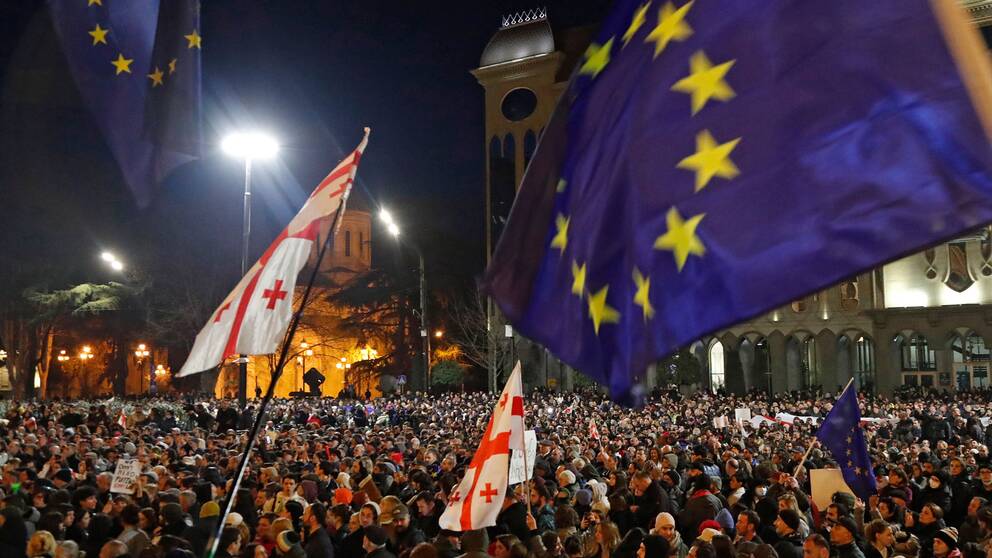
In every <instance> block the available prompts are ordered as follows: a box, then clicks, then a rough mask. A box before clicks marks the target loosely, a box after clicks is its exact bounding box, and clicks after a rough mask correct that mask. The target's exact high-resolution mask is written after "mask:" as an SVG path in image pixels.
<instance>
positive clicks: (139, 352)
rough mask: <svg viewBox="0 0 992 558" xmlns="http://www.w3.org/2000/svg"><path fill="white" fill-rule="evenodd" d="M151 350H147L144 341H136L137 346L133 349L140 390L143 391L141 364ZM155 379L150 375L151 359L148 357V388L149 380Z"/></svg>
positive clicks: (143, 379) (149, 386) (143, 380)
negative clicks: (136, 362)
mask: <svg viewBox="0 0 992 558" xmlns="http://www.w3.org/2000/svg"><path fill="white" fill-rule="evenodd" d="M151 354H152V353H151V351H149V350H148V346H147V345H145V344H144V343H138V348H137V349H135V350H134V358H135V360H137V361H138V373H139V377H140V378H141V386H140V387H141V392H142V393H144V392H145V373H144V371H142V370H141V365H142V364H144V362H145V359H146V358H148V356H149V355H151ZM153 381H155V380H154V378H153V377H152V361H151V359H148V389H151V382H153Z"/></svg>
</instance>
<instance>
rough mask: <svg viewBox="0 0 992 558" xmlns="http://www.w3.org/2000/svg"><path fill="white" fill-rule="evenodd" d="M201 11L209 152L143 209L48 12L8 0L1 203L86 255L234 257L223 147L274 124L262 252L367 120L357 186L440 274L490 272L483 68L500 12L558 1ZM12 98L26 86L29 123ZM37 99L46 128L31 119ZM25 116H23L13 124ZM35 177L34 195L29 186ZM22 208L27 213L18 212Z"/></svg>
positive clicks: (575, 6) (275, 5) (571, 3)
mask: <svg viewBox="0 0 992 558" xmlns="http://www.w3.org/2000/svg"><path fill="white" fill-rule="evenodd" d="M79 1H82V0H79ZM104 1H105V2H114V1H122V0H104ZM129 1H131V0H129ZM203 4H204V7H203V22H202V28H203V30H202V35H203V36H204V40H203V56H204V58H203V62H204V71H203V93H204V124H205V126H204V131H205V137H204V140H205V141H206V142H207V145H206V148H205V150H204V156H203V158H202V159H201V160H200V161H198V162H195V163H192V164H190V165H188V166H186V167H184V168H181V169H179V170H178V171H177V172H175V173H174V174H173V175H172V176H171V177H170V179H169V180H168V181H167V182H166V183H165V184H164V185H163V186H162V187H161V188H160V190H159V191H158V193H157V195H156V197H155V199H154V201H153V203H152V205H151V207H150V208H147V209H143V210H142V209H138V208H137V207H135V206H134V204H133V202H132V201H131V198H130V197H129V196H128V195H127V193H126V191H125V190H124V187H123V186H122V184H121V182H120V179H119V177H118V176H116V175H115V173H114V170H113V165H112V161H111V160H110V159H109V155H108V152H107V151H106V148H105V147H103V146H102V144H101V139H100V137H99V135H98V134H97V133H96V132H94V131H93V127H92V125H91V124H92V123H91V122H87V117H86V116H85V113H82V111H78V110H76V111H75V112H74V111H73V110H72V108H73V105H78V104H79V103H78V99H74V93H72V92H71V91H69V89H71V87H72V82H71V79H69V78H68V77H67V76H64V75H63V76H61V77H59V76H58V74H59V71H60V70H61V71H63V73H64V68H60V67H59V65H60V64H64V62H62V61H61V56H60V54H59V53H58V51H57V45H56V44H54V43H55V42H56V38H55V35H54V33H53V32H52V31H51V29H50V28H49V27H48V24H47V14H46V12H45V10H44V5H43V3H41V2H3V3H2V6H0V37H2V38H0V70H2V72H3V73H2V74H0V76H2V77H3V80H4V82H3V85H4V89H3V91H4V96H3V97H0V99H4V100H5V102H7V103H8V106H7V107H5V108H6V109H7V114H8V118H7V119H6V120H5V121H4V122H5V124H6V125H4V126H3V127H0V135H2V138H0V139H2V140H3V142H2V143H0V145H3V146H5V149H6V151H7V155H6V156H7V157H8V158H7V159H6V160H5V161H6V169H0V177H3V180H2V181H0V199H7V200H8V201H9V200H20V202H21V203H24V204H27V205H26V206H30V207H34V208H42V209H40V210H41V211H45V212H47V211H55V209H53V208H52V207H53V206H59V207H61V209H60V210H59V211H62V212H63V214H62V215H60V219H63V221H61V222H63V223H65V226H66V230H65V231H59V234H67V235H75V236H77V237H80V238H82V239H84V240H82V241H81V240H80V238H75V245H76V246H77V251H82V252H86V251H87V250H89V246H91V247H92V251H93V252H94V253H95V252H96V251H97V250H99V249H101V248H103V247H107V246H110V247H118V249H119V250H122V251H125V252H127V251H132V252H138V253H144V254H146V255H147V253H148V252H151V253H152V254H156V253H158V251H157V250H156V249H154V248H153V249H150V250H149V246H152V245H156V242H155V241H158V242H162V243H164V244H173V245H175V244H177V243H186V244H188V243H190V242H194V243H196V244H197V245H196V246H195V247H191V249H194V251H199V252H201V253H202V254H203V255H204V257H207V258H214V259H217V260H224V261H236V260H237V253H238V245H239V244H238V243H239V242H240V220H241V202H240V188H241V181H242V174H241V173H242V170H241V167H240V166H239V164H238V163H237V162H235V161H232V160H230V159H228V158H227V157H225V156H223V155H222V154H221V153H220V152H219V150H218V149H217V147H216V145H217V143H218V142H219V138H220V137H221V136H222V135H223V134H224V133H225V132H226V131H228V130H230V129H232V128H234V127H237V126H244V125H249V126H251V125H254V126H257V127H261V128H264V129H268V130H271V131H272V132H273V133H274V134H275V135H277V136H278V137H279V138H280V140H281V142H282V143H283V146H284V148H283V152H282V153H281V155H280V158H279V160H278V161H276V162H273V163H268V164H266V165H265V166H263V167H261V168H256V173H255V181H254V187H255V191H256V194H257V195H256V197H255V205H254V208H255V210H254V215H253V217H254V219H255V233H254V235H253V240H254V242H253V251H254V252H255V255H257V253H258V252H260V251H261V250H262V249H263V248H264V246H266V245H267V244H268V243H269V242H270V241H271V239H272V238H273V237H274V235H275V234H276V232H277V231H278V230H279V229H280V228H281V227H282V226H284V225H285V223H286V222H288V220H289V219H290V218H291V216H292V214H293V213H294V212H295V211H296V210H297V209H298V208H299V206H300V205H301V204H302V202H303V200H304V199H305V196H306V195H307V194H308V193H309V191H310V190H311V189H312V188H313V187H314V186H315V185H316V183H317V182H318V181H319V179H320V178H321V177H322V176H323V175H324V174H325V173H326V172H327V171H329V170H330V169H331V168H332V167H333V166H334V165H335V164H336V163H337V161H338V160H339V158H340V157H341V155H342V154H343V153H345V152H347V151H348V150H350V149H352V148H353V147H354V145H355V144H356V143H357V141H358V140H359V138H360V134H361V128H362V127H363V126H364V125H369V126H371V127H372V137H371V140H370V144H369V148H368V150H367V151H366V157H365V159H363V162H362V166H361V169H360V171H359V185H358V187H359V188H360V189H361V190H363V191H364V192H365V193H366V194H367V195H368V196H369V197H370V198H372V199H373V201H374V202H381V203H383V204H388V205H389V206H390V207H391V208H392V209H393V211H394V213H396V214H397V218H398V219H399V220H400V221H401V223H402V224H403V225H404V226H405V228H406V229H407V230H408V231H410V232H411V233H413V232H414V231H416V234H411V236H412V237H416V238H418V239H419V240H420V241H421V242H423V243H424V244H426V245H427V246H428V249H427V250H426V251H427V252H428V253H429V254H430V257H431V258H432V259H434V260H435V261H436V262H438V263H437V264H436V265H438V266H449V267H454V268H457V269H458V270H459V271H461V272H463V273H466V274H469V275H471V274H474V273H478V272H479V271H481V265H482V242H483V239H482V211H483V195H482V194H483V184H484V183H483V155H484V150H483V91H482V88H481V86H479V85H478V84H477V83H476V82H475V79H474V78H473V77H472V76H471V75H470V74H469V70H471V69H473V68H474V67H476V65H477V64H478V60H479V56H480V55H481V53H482V50H483V48H484V47H485V45H486V43H487V41H488V40H489V38H490V37H491V36H492V34H493V33H494V32H495V31H496V30H497V28H498V27H499V24H500V18H501V16H502V15H504V14H509V13H512V12H515V11H519V10H523V9H530V8H534V7H538V6H539V5H544V4H533V3H528V2H519V1H512V2H511V1H500V2H460V3H454V2H434V3H431V2H427V3H424V2H408V1H396V0H393V1H388V2H387V1H382V0H365V1H362V2H330V1H323V2H316V1H304V0H271V1H253V0H206V1H204V2H203ZM546 5H547V7H548V11H549V15H550V19H551V21H552V24H553V26H554V27H556V28H559V27H570V26H576V25H587V24H590V23H594V22H595V21H597V20H598V19H599V18H601V17H602V15H603V13H604V12H605V10H606V9H607V8H608V3H607V2H594V1H588V0H581V1H579V0H562V1H557V2H550V3H547V4H546ZM34 66H40V67H45V68H46V70H51V72H52V75H55V77H51V75H49V76H48V78H46V79H43V80H42V84H41V85H39V86H36V85H35V84H34V83H33V82H31V83H28V82H29V81H30V80H31V79H32V76H33V73H32V72H33V70H34ZM46 75H47V74H46ZM12 90H15V91H20V94H19V95H14V98H15V99H16V100H17V101H16V102H17V103H20V104H19V105H18V108H17V109H16V110H15V111H12V110H11V109H12V105H11V104H10V103H11V101H10V99H11V98H12V95H11V91H12ZM24 91H27V93H26V94H25V93H24ZM35 92H37V95H35ZM26 97H29V98H30V101H29V104H31V105H32V106H31V107H30V110H33V111H37V118H29V117H25V116H23V115H24V113H25V111H24V109H22V108H20V106H21V105H23V104H24V103H25V101H24V99H25V98H26ZM66 106H68V107H69V108H68V109H66V108H65V107H66ZM53 107H56V108H57V109H58V111H59V112H60V116H59V117H57V118H56V117H53V116H52V108H53ZM76 108H77V109H78V106H77V107H76ZM11 112H16V113H17V114H18V115H19V116H18V117H17V118H15V119H13V120H11V119H10V118H9V115H10V114H11ZM62 112H64V114H62ZM80 113H81V114H80ZM12 161H13V163H12ZM22 166H23V167H22ZM14 167H17V168H18V169H19V170H16V171H14V170H12V169H13V168H14ZM59 171H62V173H63V174H62V175H59V174H58V172H59ZM4 173H5V174H4ZM52 176H63V177H67V179H66V180H59V179H53V178H51V177H52ZM29 177H33V180H35V181H36V182H37V185H35V186H32V187H31V188H27V190H30V191H28V192H25V184H28V183H30V180H31V178H29ZM41 192H44V195H43V197H44V201H43V202H41V201H39V199H38V197H41V196H42V194H41ZM35 193H37V194H35ZM33 196H34V198H32V197H33ZM25 200H28V201H25ZM26 206H25V205H18V203H16V202H15V203H14V207H15V208H18V210H23V209H24V207H26ZM8 207H10V206H8ZM8 223H9V221H8ZM136 231H137V232H136ZM380 238H381V236H380ZM197 239H202V240H197ZM145 241H148V243H147V244H146V243H144V242H145ZM87 243H89V244H87ZM172 248H173V249H174V248H175V246H172ZM373 249H374V250H376V251H379V250H381V248H380V247H373ZM152 257H154V256H152ZM235 267H236V266H235Z"/></svg>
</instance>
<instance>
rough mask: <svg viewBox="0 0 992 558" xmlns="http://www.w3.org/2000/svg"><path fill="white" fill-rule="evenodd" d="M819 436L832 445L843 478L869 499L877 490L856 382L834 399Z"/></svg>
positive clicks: (848, 484) (821, 439) (852, 487)
mask: <svg viewBox="0 0 992 558" xmlns="http://www.w3.org/2000/svg"><path fill="white" fill-rule="evenodd" d="M816 438H817V439H818V440H820V443H821V444H823V445H825V446H827V447H828V448H830V453H832V454H833V456H834V460H835V461H837V464H838V465H840V470H841V472H842V473H843V474H844V482H846V483H847V486H849V487H851V490H853V491H854V493H855V494H857V495H858V497H859V498H861V499H862V500H865V501H867V500H868V497H869V496H871V495H872V494H875V493H876V492H878V487H877V486H876V484H875V471H874V469H873V468H872V465H871V458H869V457H868V447H867V445H866V444H865V434H864V431H863V430H861V409H859V408H858V392H857V391H856V390H855V389H854V385H853V384H851V385H849V386H848V387H847V389H845V390H844V393H842V394H840V397H838V398H837V401H835V402H834V407H833V409H830V412H829V413H827V418H825V419H824V420H823V424H821V425H820V430H818V431H817V433H816Z"/></svg>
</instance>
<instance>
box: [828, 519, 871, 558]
mask: <svg viewBox="0 0 992 558" xmlns="http://www.w3.org/2000/svg"><path fill="white" fill-rule="evenodd" d="M857 533H858V526H857V524H856V523H855V521H854V519H853V518H851V517H848V516H844V517H841V518H839V519H838V520H837V522H836V523H835V524H834V527H833V529H831V530H830V546H832V547H833V549H834V552H836V555H837V558H865V555H864V553H863V552H861V549H860V548H858V545H857V544H855V542H854V539H855V537H856V535H857Z"/></svg>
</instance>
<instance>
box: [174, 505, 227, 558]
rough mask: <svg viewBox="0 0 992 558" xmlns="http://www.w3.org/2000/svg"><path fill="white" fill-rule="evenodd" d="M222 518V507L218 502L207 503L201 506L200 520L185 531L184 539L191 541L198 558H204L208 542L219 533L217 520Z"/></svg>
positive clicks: (190, 543)
mask: <svg viewBox="0 0 992 558" xmlns="http://www.w3.org/2000/svg"><path fill="white" fill-rule="evenodd" d="M219 516H220V506H218V505H217V502H207V503H205V504H203V505H202V506H200V519H199V520H198V521H197V522H196V524H195V525H193V526H192V527H187V528H186V530H185V531H183V538H184V539H186V540H187V541H189V545H190V546H191V547H193V548H192V550H193V554H194V555H196V556H203V553H204V551H205V550H206V548H207V541H209V540H210V537H212V536H213V535H214V533H215V532H217V520H218V517H219Z"/></svg>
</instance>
